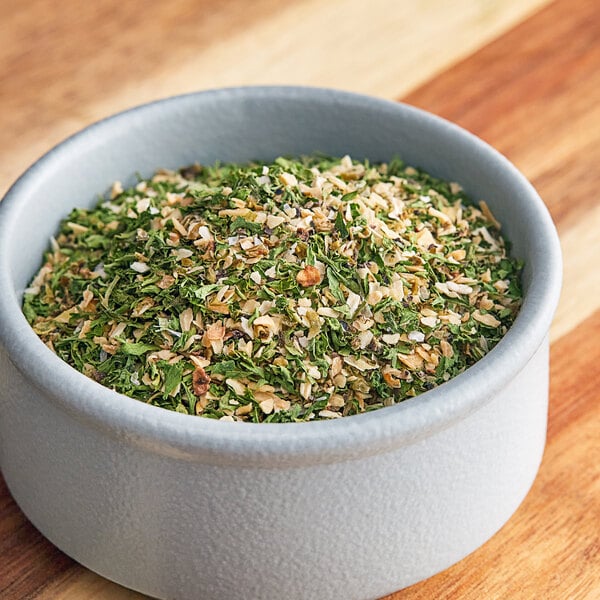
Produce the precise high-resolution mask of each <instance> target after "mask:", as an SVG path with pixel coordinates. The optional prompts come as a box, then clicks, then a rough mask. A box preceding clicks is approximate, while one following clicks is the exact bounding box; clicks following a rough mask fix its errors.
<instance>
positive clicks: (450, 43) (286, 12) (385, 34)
mask: <svg viewBox="0 0 600 600" xmlns="http://www.w3.org/2000/svg"><path fill="white" fill-rule="evenodd" d="M7 4H8V6H7ZM2 12H3V17H2V20H1V22H0V82H1V84H0V190H1V191H2V192H3V191H5V190H6V188H7V187H8V186H9V185H10V183H11V182H12V181H13V180H14V179H15V178H16V177H17V176H18V174H19V173H20V172H21V171H22V170H24V169H25V168H26V167H27V165H28V164H29V163H31V162H32V161H33V160H34V159H35V158H36V157H37V156H39V155H40V154H41V153H43V152H44V151H46V150H47V149H48V148H49V147H51V146H52V145H53V144H55V143H57V142H59V141H60V140H61V139H63V138H64V137H65V136H66V135H68V134H70V133H73V132H74V131H76V130H78V129H80V128H81V127H83V126H85V125H87V124H89V123H90V122H92V121H94V120H97V119H99V118H101V117H103V116H105V115H107V114H110V113H113V112H115V111H117V110H121V109H124V108H127V107H129V106H132V105H134V104H138V103H140V102H144V101H147V100H151V99H155V98H158V97H163V96H167V95H171V94H175V93H181V92H186V91H191V90H197V89H203V88H209V87H218V86H222V85H239V84H256V83H290V84H308V85H327V86H333V87H339V88H345V89H349V90H355V91H360V92H366V93H369V94H372V95H379V96H383V97H388V98H393V99H402V100H405V101H407V102H409V103H412V104H415V105H417V106H421V107H423V108H426V109H428V110H431V111H433V112H435V113H438V114H440V115H442V116H444V117H447V118H449V119H452V120H454V121H456V122H457V123H459V124H460V125H462V126H464V127H466V128H467V129H470V130H471V131H473V132H474V133H476V134H477V135H479V136H481V137H482V138H483V139H485V140H486V141H488V142H489V143H491V144H492V145H494V146H495V147H496V148H498V149H499V150H500V151H502V152H503V153H505V154H506V155H507V156H508V157H509V158H510V159H511V160H512V161H513V162H514V163H515V164H516V165H517V166H518V167H519V168H520V169H521V170H522V171H523V172H524V173H525V174H526V175H527V176H528V177H529V178H530V179H531V180H532V181H533V183H534V184H535V186H536V187H537V188H538V190H539V192H540V194H541V195H542V197H543V198H544V200H545V201H546V203H547V205H548V208H549V209H550V212H551V213H552V216H553V218H554V220H555V222H556V225H557V227H558V231H559V234H560V238H561V242H562V247H563V251H564V260H565V269H564V290H563V295H562V300H561V303H560V306H559V309H558V312H557V315H556V319H555V322H554V325H553V327H552V331H551V336H552V352H551V397H550V415H549V428H548V445H547V449H546V453H545V456H544V460H543V463H542V466H541V469H540V473H539V476H538V478H537V480H536V482H535V484H534V486H533V489H532V490H531V492H530V494H529V495H528V496H527V498H526V500H525V501H524V503H523V504H522V506H521V507H520V508H519V510H518V511H517V513H516V514H515V515H514V516H513V518H512V519H511V520H510V521H509V522H508V524H507V525H506V526H505V527H504V528H503V529H502V530H501V531H500V532H499V533H498V534H497V535H496V536H494V538H493V539H491V540H490V541H489V542H487V543H486V544H485V545H484V546H483V547H482V548H480V549H479V550H477V551H476V552H474V553H473V554H472V555H471V556H469V557H467V558H466V559H464V560H463V561H461V562H460V563H458V564H456V565H454V566H453V567H451V568H450V569H448V570H446V571H444V572H443V573H440V574H439V575H437V576H435V577H433V578H431V579H429V580H427V581H424V582H422V583H420V584H417V585H414V586H412V587H410V588H408V589H405V590H402V591H399V592H397V593H395V594H393V595H391V596H389V597H388V598H387V600H409V599H410V600H416V599H423V600H425V599H426V600H431V599H434V600H435V599H446V598H450V599H477V600H482V599H483V600H488V599H526V600H530V599H556V600H563V599H583V598H590V599H592V598H600V556H599V554H600V553H599V550H600V542H599V532H600V477H599V475H600V468H599V465H600V446H599V437H600V391H599V390H600V367H599V364H600V363H599V360H600V344H599V342H598V338H599V335H600V311H599V310H598V307H599V306H600V269H599V268H598V266H597V265H598V257H599V256H600V8H599V7H598V4H597V2H596V1H595V0H556V1H554V2H552V3H549V2H547V1H545V0H504V1H503V0H486V1H485V2H483V1H481V2H472V1H471V0H455V1H454V2H451V3H450V2H444V1H443V0H428V1H425V0H424V1H422V2H412V3H409V2H396V1H394V0H369V2H367V3H365V2H363V1H362V0H329V1H323V0H298V1H295V2H287V3H285V4H284V3H280V2H277V1H276V0H258V1H256V2H253V3H252V4H250V3H246V2H244V1H243V0H227V1H223V2H216V1H214V0H196V1H194V0H171V2H168V3H167V2H164V3H163V2H150V1H146V2H144V1H143V0H129V1H128V2H121V1H118V0H99V1H96V2H80V1H79V0H62V1H58V0H56V1H49V0H23V1H21V2H19V3H17V2H9V3H4V6H3V11H2ZM0 597H1V598H3V599H6V600H17V599H19V600H20V599H23V598H36V599H37V598H46V599H50V598H52V599H55V598H58V599H63V600H67V599H69V600H71V599H86V598H94V599H96V600H102V599H111V600H113V599H114V600H124V599H126V598H131V599H133V598H142V596H141V595H140V594H137V593H134V592H131V591H128V590H125V589H124V588H122V587H120V586H117V585H115V584H113V583H111V582H109V581H107V580H105V579H102V578H101V577H99V576H97V575H95V574H93V573H91V572H90V571H88V570H86V569H84V568H83V567H81V566H79V565H78V564H76V563H75V562H73V561H72V560H71V559H69V558H67V557H66V556H65V555H64V554H62V553H61V552H60V551H59V550H57V549H56V548H55V547H54V546H52V545H51V544H50V543H49V542H47V541H46V540H45V539H44V538H43V537H42V536H41V535H40V534H39V533H38V532H37V531H36V530H35V529H34V528H33V526H32V525H31V524H30V523H29V522H28V521H27V520H26V518H25V517H24V516H23V514H22V513H21V512H20V510H19V509H18V508H17V506H16V504H15V503H14V501H13V500H12V498H11V497H10V494H9V492H8V490H7V489H6V486H5V485H4V482H3V481H2V480H1V479H0ZM224 600H226V599H224Z"/></svg>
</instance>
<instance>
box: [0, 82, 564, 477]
mask: <svg viewBox="0 0 600 600" xmlns="http://www.w3.org/2000/svg"><path fill="white" fill-rule="evenodd" d="M208 97H211V98H213V99H214V98H215V97H216V98H218V99H219V100H220V101H222V102H223V101H227V100H228V99H233V100H235V99H239V98H244V97H255V98H260V99H261V100H263V101H268V100H269V99H276V100H278V101H282V100H283V101H285V100H286V99H297V98H303V99H308V100H310V101H314V102H317V103H331V102H334V103H336V104H337V105H339V104H340V103H343V104H346V105H351V106H353V107H356V106H358V107H363V108H365V109H366V110H385V111H387V112H388V113H394V112H398V113H405V114H407V115H408V116H409V117H410V118H414V119H418V120H420V121H424V122H427V123H429V125H430V126H435V127H437V128H442V129H446V130H447V131H450V132H451V133H452V135H456V136H459V137H460V138H462V139H463V141H467V142H468V143H469V144H470V145H471V146H472V147H473V151H474V152H478V153H479V152H481V153H483V154H484V155H485V156H486V158H488V159H489V160H491V161H493V162H495V163H496V164H497V165H498V166H499V168H501V169H503V170H504V171H505V172H506V173H507V174H508V175H510V177H511V180H512V181H514V183H515V184H516V185H518V187H519V190H520V192H521V193H522V196H523V200H522V201H523V202H524V203H527V206H528V216H529V219H528V226H529V227H530V228H531V235H532V238H533V239H534V241H533V242H532V243H533V244H534V247H535V252H536V255H537V256H538V257H539V260H542V258H541V257H543V263H542V264H543V267H544V268H543V269H540V270H538V271H536V272H533V273H532V275H531V282H530V285H529V289H528V291H527V293H526V295H525V297H524V302H523V306H522V308H521V310H520V313H519V315H518V316H517V319H516V320H515V322H514V323H513V325H512V327H511V328H510V329H509V331H508V332H507V333H506V335H505V336H504V338H503V339H502V340H501V341H500V342H499V344H498V345H497V346H496V347H495V348H493V349H492V351H491V352H489V353H488V354H487V355H486V356H485V357H484V358H482V359H481V360H479V361H478V362H477V363H475V364H474V365H472V366H471V367H469V368H468V369H467V370H466V371H465V372H464V373H462V374H460V375H458V376H456V377H454V378H453V379H451V380H450V381H448V382H446V383H444V384H442V385H440V386H438V387H437V388H434V389H432V390H430V391H428V392H425V393H423V394H421V395H419V396H416V397H415V398H411V399H408V400H405V401H403V402H401V403H399V404H397V405H394V406H391V407H386V408H381V409H378V410H375V411H372V412H368V413H364V414H360V415H354V416H349V417H344V418H342V419H335V420H331V421H316V422H308V423H246V422H233V423H232V422H223V421H217V420H212V419H206V418H195V417H192V416H190V415H184V414H180V413H177V412H174V411H169V410H165V409H163V408H159V407H156V406H152V405H147V404H144V403H142V402H140V401H139V400H134V399H132V398H129V397H127V396H124V395H122V394H119V393H117V392H115V391H113V390H110V389H108V388H105V387H104V386H102V385H100V384H98V383H96V382H94V381H92V380H91V379H88V378H87V377H85V376H84V375H83V374H81V373H80V372H78V371H77V370H75V369H74V368H73V367H71V366H69V365H68V364H67V363H65V362H64V361H62V360H61V359H60V358H59V357H58V356H56V355H55V354H54V353H53V352H52V351H51V350H50V349H49V348H47V347H46V346H45V344H44V343H43V342H42V341H41V340H40V339H39V338H38V337H37V335H36V334H35V333H34V332H33V330H32V329H31V327H30V326H29V324H28V323H27V321H26V319H25V317H24V315H23V313H22V310H21V304H20V301H19V300H20V299H19V294H18V293H17V291H16V290H15V289H14V286H13V284H12V281H11V277H10V274H11V265H10V264H9V263H8V259H7V258H6V257H7V255H8V254H9V253H8V252H7V249H6V248H5V245H6V241H5V240H7V239H8V237H9V236H8V235H7V234H8V232H9V231H10V229H11V223H12V222H13V221H14V220H15V219H16V217H17V214H18V211H19V207H20V203H21V201H22V200H23V199H26V198H27V196H28V194H29V191H30V190H31V189H32V186H33V184H34V182H35V180H36V178H37V177H39V176H43V173H44V172H47V171H48V170H51V169H53V168H54V166H55V165H57V164H59V163H60V162H61V161H62V160H63V159H64V158H65V157H66V158H68V159H69V160H71V158H69V157H72V156H73V155H74V154H75V153H76V152H77V147H78V146H79V145H80V144H85V143H86V140H89V138H90V137H92V138H93V137H96V136H100V137H101V138H102V137H103V136H110V135H111V131H114V130H115V128H121V127H122V126H123V125H125V124H126V123H127V122H128V120H129V119H131V118H132V117H134V118H136V119H143V118H146V117H149V116H151V115H152V114H154V113H155V112H156V111H161V110H163V109H164V108H165V107H169V108H172V107H174V106H178V108H180V109H182V108H184V107H185V106H187V105H193V104H194V103H196V102H198V101H202V99H203V98H208ZM532 252H533V251H532ZM561 277H562V261H561V252H560V245H559V241H558V235H557V233H556V229H555V227H554V224H553V222H552V219H551V217H550V214H549V212H548V210H547V208H546V206H545V204H544V202H543V201H542V200H541V198H540V196H539V195H538V194H537V192H536V191H535V189H534V188H533V186H532V185H531V184H530V183H529V182H528V181H527V179H526V178H525V177H524V176H523V175H522V174H521V173H520V172H519V171H518V170H517V168H516V167H515V166H514V165H513V164H512V163H511V162H509V161H508V159H507V158H506V157H504V156H503V155H502V154H500V153H499V152H498V151H497V150H495V149H493V148H492V147H491V146H489V145H488V144H487V143H485V142H484V141H482V140H481V139H480V138H478V137H476V136H475V135H473V134H472V133H470V132H468V131H467V130H465V129H463V128H461V127H459V126H458V125H456V124H454V123H451V122H449V121H447V120H445V119H442V118H441V117H439V116H436V115H433V114H431V113H429V112H426V111H424V110H422V109H419V108H416V107H413V106H409V105H407V104H403V103H400V102H394V101H391V100H384V99H380V98H375V97H372V96H366V95H363V94H356V93H353V92H347V91H341V90H333V89H329V88H317V87H305V86H244V87H233V88H221V89H214V90H204V91H199V92H192V93H189V94H182V95H177V96H171V97H168V98H163V99H160V100H156V101H153V102H149V103H145V104H142V105H139V106H135V107H133V108H130V109H128V110H125V111H122V112H119V113H117V114H114V115H112V116H109V117H107V118H105V119H102V120H100V121H97V122H96V123H93V124H92V125H90V126H88V127H86V128H84V129H83V130H81V131H79V132H77V133H75V134H74V135H72V136H70V137H68V138H67V139H66V140H64V141H62V142H60V143H59V144H57V145H56V146H54V147H53V148H52V149H51V150H50V151H48V152H47V153H46V154H44V155H43V156H42V157H41V158H39V159H38V160H37V161H36V162H35V163H33V165H31V166H30V167H29V168H28V169H27V170H26V171H25V172H24V173H23V174H22V175H21V176H20V177H19V179H18V180H17V181H16V182H15V183H14V184H13V185H12V187H11V188H10V189H9V190H8V192H7V193H6V195H5V197H4V199H3V200H2V201H1V202H0V345H1V346H2V347H3V348H4V351H5V352H6V355H7V357H8V359H9V361H10V362H11V363H12V364H13V366H14V367H15V368H16V369H17V371H18V372H19V373H20V374H21V376H22V377H23V378H24V379H25V380H27V381H30V382H31V383H32V384H33V385H34V386H35V387H36V388H37V389H38V390H39V391H41V392H42V394H43V395H45V396H47V397H48V398H49V399H51V400H52V403H53V404H54V405H55V406H58V407H59V408H60V409H62V410H65V411H67V412H68V413H69V414H70V415H71V416H72V417H73V418H75V419H76V420H78V421H79V422H82V423H85V424H87V425H88V426H89V427H91V428H93V429H99V430H102V431H103V432H104V433H105V434H109V435H111V436H114V437H116V438H118V439H121V440H123V439H126V440H128V441H129V442H131V443H135V444H138V445H140V446H142V447H144V448H146V449H150V450H152V451H153V452H157V453H161V454H166V455H170V456H173V457H177V458H182V459H187V460H191V461H201V462H208V463H213V464H236V465H244V466H259V467H260V466H268V467H272V466H276V465H280V466H292V465H297V466H301V465H306V464H315V463H329V462H338V461H342V460H351V459H357V458H362V457H365V456H369V455H373V454H377V453H380V452H383V451H387V450H391V449H394V448H398V447H400V446H403V445H407V444H410V443H414V442H416V441H419V440H421V439H423V438H425V437H427V436H429V435H432V434H433V433H435V432H437V431H440V430H442V429H445V428H447V427H449V426H451V425H452V424H453V423H455V422H456V421H458V420H461V419H463V418H465V417H466V416H467V415H469V414H471V413H473V412H474V411H476V410H478V409H479V408H481V407H483V406H484V405H485V404H487V402H489V401H490V400H491V399H492V398H493V397H494V396H495V395H496V394H497V393H498V392H499V391H500V390H501V389H502V388H503V387H505V386H506V385H507V384H508V383H509V382H510V381H511V380H513V379H514V378H515V377H516V376H517V374H518V373H519V372H520V371H521V370H522V369H523V368H524V367H525V365H526V364H527V362H528V361H529V360H530V359H531V357H532V356H533V355H534V354H535V353H536V351H537V350H538V348H539V347H540V346H541V345H542V344H543V343H544V341H545V340H546V338H547V336H548V330H549V327H550V323H551V320H552V317H553V315H554V312H555V310H556V306H557V304H558V298H559V293H560V286H561Z"/></svg>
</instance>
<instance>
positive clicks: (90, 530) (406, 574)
mask: <svg viewBox="0 0 600 600" xmlns="http://www.w3.org/2000/svg"><path fill="white" fill-rule="evenodd" d="M0 381H2V382H3V385H4V386H5V388H4V392H3V394H2V396H1V400H0V460H1V464H0V466H1V467H2V471H3V473H4V476H5V478H6V481H7V484H8V486H9V488H10V490H11V492H12V494H13V496H14V497H15V500H16V501H17V502H18V503H19V505H20V507H21V508H22V509H23V511H24V512H25V514H26V515H27V517H28V518H29V519H30V520H31V521H32V522H33V524H34V525H36V527H38V528H39V529H40V531H41V532H42V533H43V534H44V535H45V536H47V537H48V538H49V539H50V540H51V541H52V542H53V543H55V544H56V545H57V546H58V547H59V548H61V549H62V550H63V551H65V552H66V553H67V554H69V555H70V556H71V557H73V558H74V559H76V560H77V561H79V562H81V563H82V564H84V565H85V566H87V567H89V568H90V569H92V570H94V571H96V572H98V573H100V574H101V575H103V576H105V577H108V578H109V579H112V580H114V581H117V582H119V583H121V584H123V585H125V586H127V587H130V588H133V589H136V590H139V591H142V592H145V593H147V594H150V595H152V596H156V597H159V598H165V599H167V598H169V599H173V598H178V599H195V598H203V599H204V600H217V599H218V600H222V599H223V598H227V599H228V600H255V599H256V598H261V599H262V600H276V599H277V600H279V599H280V598H287V599H289V600H295V599H298V600H300V599H302V600H306V599H312V598H315V599H319V600H329V599H331V600H333V599H338V598H339V599H344V600H351V599H356V600H366V599H370V598H377V597H379V596H382V595H384V594H387V593H390V592H392V591H394V590H397V589H400V588H402V587H405V586H408V585H410V584H412V583H415V582H417V581H419V580H421V579H424V578H426V577H428V576H430V575H433V574H434V573H437V572H439V571H441V570H443V569H445V568H446V567H448V566H449V565H451V564H453V563H455V562H456V561H458V560H460V559H461V558H463V557H464V556H466V555H467V554H469V553H470V552H472V551H473V550H475V549H476V548H477V547H478V546H480V545H481V544H482V543H483V542H485V541H486V540H487V539H488V538H490V537H491V536H492V535H493V534H494V533H495V532H496V531H497V530H498V529H499V528H500V527H501V526H502V525H503V524H504V523H505V522H506V521H507V519H508V518H509V517H510V515H511V514H512V513H513V512H514V511H515V510H516V508H517V507H518V505H519V504H520V502H521V501H522V500H523V498H524V497H525V495H526V493H527V491H528V490H529V488H530V486H531V484H532V482H533V479H534V477H535V474H536V472H537V469H538V467H539V463H540V460H541V456H542V453H543V448H544V442H545V433H546V413H547V398H548V340H547V339H546V340H545V341H544V343H543V344H542V346H541V347H540V348H539V350H538V351H537V353H536V354H535V355H534V356H533V357H532V358H531V360H530V361H529V362H528V364H527V365H526V366H525V368H524V369H523V370H522V371H521V372H520V373H519V375H518V376H517V377H516V378H515V379H514V380H513V381H512V383H511V384H510V385H509V386H508V387H506V388H505V389H504V390H503V391H502V392H501V393H499V394H497V395H496V396H495V397H494V398H492V400H491V401H490V402H488V403H487V404H485V405H484V406H482V408H481V409H479V410H478V411H476V412H474V413H472V414H470V415H469V416H468V417H467V418H465V419H463V420H461V421H459V422H458V423H454V424H453V425H452V426H450V427H448V428H446V429H444V430H442V431H438V432H437V433H435V434H433V435H431V436H430V437H427V438H425V439H423V440H421V441H419V442H417V443H414V444H409V445H404V446H401V447H399V448H397V449H396V450H394V451H391V452H386V453H381V454H377V455H373V456H368V457H365V458H364V459H359V460H351V461H343V462H334V463H330V464H319V465H313V466H310V465H307V466H305V467H296V468H279V467H278V466H277V457H276V456H274V457H273V465H274V466H273V468H271V469H269V468H263V467H258V468H257V467H254V466H253V465H252V464H251V461H249V463H248V465H247V466H244V467H235V466H231V467H223V466H214V465H211V464H204V463H202V462H194V461H190V460H189V458H178V457H176V456H166V455H164V454H163V453H161V452H159V451H155V449H153V448H152V447H148V445H147V443H144V444H143V445H140V443H139V442H138V441H137V440H136V439H133V438H131V437H127V436H125V435H123V436H119V435H116V436H112V435H108V434H107V433H106V432H104V431H102V430H99V429H96V428H93V427H91V426H90V425H89V424H87V423H85V422H83V421H81V420H80V419H78V417H77V415H76V414H69V413H68V412H65V411H64V410H61V409H59V408H57V407H56V406H55V404H54V403H53V402H50V401H49V400H48V398H47V397H46V396H45V395H44V393H43V392H41V391H40V390H39V389H38V388H37V387H34V386H33V385H32V383H31V382H30V381H28V380H27V378H26V377H25V376H24V375H23V374H21V372H20V371H19V370H18V369H16V368H15V367H14V366H13V365H12V363H11V362H10V361H9V360H8V358H7V356H6V354H5V353H4V352H0ZM482 394H483V395H485V390H482Z"/></svg>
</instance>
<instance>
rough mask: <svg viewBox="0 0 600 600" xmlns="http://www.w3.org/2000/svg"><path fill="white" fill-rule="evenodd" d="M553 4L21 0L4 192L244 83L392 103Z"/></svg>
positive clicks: (14, 33) (12, 42) (3, 54)
mask: <svg viewBox="0 0 600 600" xmlns="http://www.w3.org/2000/svg"><path fill="white" fill-rule="evenodd" d="M547 1H548V0H486V1H485V2H472V1H471V0H455V1H454V2H452V3H451V4H449V3H447V2H444V1H443V0H422V1H420V2H418V3H408V2H406V3H405V2H396V1H395V0H370V2H369V10H365V4H364V2H362V1H361V0H328V1H327V2H324V1H323V0H296V1H294V2H285V3H283V2H279V1H278V0H255V1H253V2H252V3H251V8H250V7H248V5H247V3H246V2H244V0H223V1H220V2H216V1H215V0H171V1H170V2H147V1H144V0H129V1H128V2H122V1H120V0H97V1H95V2H81V1H80V0H27V1H24V2H11V3H4V4H8V5H7V6H6V7H3V8H5V10H4V11H3V15H2V19H0V40H1V41H0V78H1V82H2V85H0V107H1V108H2V110H0V148H7V149H10V151H8V152H3V153H2V161H0V192H2V191H4V190H5V189H6V187H7V186H8V185H9V184H10V182H12V181H13V180H14V179H15V178H16V177H17V176H18V175H19V173H20V172H22V171H23V170H24V169H25V168H26V167H27V166H28V165H29V164H30V163H31V162H32V161H33V160H35V159H36V158H37V157H38V156H40V155H41V154H42V153H43V152H45V151H46V150H48V149H49V148H50V147H51V146H52V145H54V144H56V143H58V142H59V141H60V140H61V139H63V138H64V137H66V136H67V135H69V134H71V133H73V132H75V131H77V130H78V129H81V128H82V127H84V126H85V125H87V124H89V123H90V122H92V121H95V120H97V119H100V118H102V117H104V116H106V115H108V114H111V113H114V112H117V111H119V110H123V109H125V108H128V107H130V106H133V105H135V104H139V103H141V102H146V101H150V100H154V99H156V98H159V97H164V96H170V95H173V94H177V93H183V92H188V91H193V90H198V89H205V88H213V87H221V86H232V85H245V84H272V83H286V84H303V85H321V86H330V87H340V88H345V89H350V90H354V91H362V92H368V93H371V94H374V95H380V96H385V97H388V98H396V97H398V96H399V95H401V94H403V93H406V92H407V91H408V90H410V89H411V88H413V87H414V86H415V85H417V84H419V83H422V82H423V81H426V80H427V79H429V78H430V77H431V76H432V75H433V74H434V73H436V72H438V71H440V70H442V69H443V68H444V67H446V66H448V65H449V64H451V63H452V62H454V61H456V60H457V59H459V58H461V57H463V56H466V55H468V54H469V53H470V52H472V51H474V50H476V49H477V48H478V47H480V46H481V45H482V44H484V43H485V42H487V41H489V40H490V39H492V38H493V37H495V36H496V35H498V34H499V33H501V32H503V31H504V30H506V29H507V28H509V27H510V26H511V25H512V24H514V23H516V22H518V21H519V20H520V19H522V18H523V16H524V15H527V14H529V13H530V12H531V11H533V10H534V9H536V8H538V7H539V6H542V5H544V4H546V3H547Z"/></svg>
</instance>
